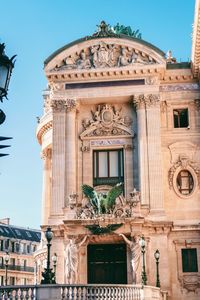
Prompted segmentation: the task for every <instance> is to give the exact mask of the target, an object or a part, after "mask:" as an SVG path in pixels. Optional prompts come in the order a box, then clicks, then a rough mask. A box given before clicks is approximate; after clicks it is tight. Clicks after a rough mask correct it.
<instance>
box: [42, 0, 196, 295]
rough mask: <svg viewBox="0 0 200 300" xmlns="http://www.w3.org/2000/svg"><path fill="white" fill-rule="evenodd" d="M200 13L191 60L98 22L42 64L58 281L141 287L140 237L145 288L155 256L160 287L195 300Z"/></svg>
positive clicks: (46, 208)
mask: <svg viewBox="0 0 200 300" xmlns="http://www.w3.org/2000/svg"><path fill="white" fill-rule="evenodd" d="M199 10H200V7H199V1H197V3H196V10H195V11H196V13H195V23H194V33H193V45H192V47H193V50H192V61H191V63H187V62H182V63H177V62H176V60H175V58H173V57H172V54H171V52H169V53H168V55H167V57H166V55H165V53H163V52H162V51H161V50H160V49H158V48H157V47H156V46H154V45H152V44H150V43H148V42H146V41H144V40H142V39H140V38H137V37H131V36H128V35H124V34H120V33H116V32H114V31H113V30H112V29H111V28H110V27H109V26H108V25H107V24H106V23H105V22H101V24H100V25H99V28H98V31H97V32H96V33H94V34H93V35H92V36H87V37H85V38H81V39H79V40H77V41H75V42H72V43H70V44H68V45H66V46H64V47H62V48H61V49H58V50H57V51H56V52H54V53H53V54H52V55H51V56H50V57H49V58H47V60H46V61H45V74H46V77H47V80H48V88H47V90H45V91H44V114H43V116H42V117H41V118H40V122H39V124H38V128H37V138H38V141H39V143H40V145H41V148H42V158H43V160H44V171H43V200H42V201H43V202H42V203H43V209H42V214H43V219H42V228H43V230H45V229H46V228H47V226H51V228H52V230H53V232H54V238H53V241H52V252H56V253H57V255H58V265H57V282H58V283H84V284H86V283H119V284H120V283H124V284H128V283H140V282H141V271H142V263H141V259H140V248H139V245H138V240H139V239H140V238H141V236H143V237H144V239H145V241H146V246H145V250H146V256H145V257H146V258H145V264H146V272H147V284H148V285H155V282H156V265H155V259H154V253H155V251H156V249H159V251H160V282H161V287H162V289H164V290H167V291H168V294H169V295H170V299H174V300H175V299H176V300H177V299H182V300H184V299H188V297H190V299H196V300H197V299H199V295H200V235H199V233H200V223H199V217H200V88H199V66H200V61H199V51H200V40H199V37H200V32H199V30H200V26H199V25H200V24H199V20H200V17H199ZM121 183H122V184H123V188H122V193H121V195H120V196H119V194H118V193H117V192H116V191H117V189H116V185H117V186H118V187H119V186H121ZM82 185H88V186H89V187H88V186H87V187H86V186H85V187H86V189H85V190H84V188H81V186H82ZM114 186H115V188H114V189H113V187H114ZM111 189H112V193H110V194H108V193H109V191H110V190H111ZM111 194H112V195H111ZM113 195H114V196H113ZM109 197H110V198H109ZM111 198H112V199H111ZM103 199H104V200H105V199H107V200H106V201H110V200H108V199H111V200H112V204H111V205H110V206H109V205H108V202H105V201H104V200H103ZM105 203H107V204H105ZM98 205H99V206H98ZM44 253H45V250H44ZM136 254H137V255H136ZM41 255H42V251H40V256H41ZM36 260H37V255H36ZM188 295H189V296H188Z"/></svg>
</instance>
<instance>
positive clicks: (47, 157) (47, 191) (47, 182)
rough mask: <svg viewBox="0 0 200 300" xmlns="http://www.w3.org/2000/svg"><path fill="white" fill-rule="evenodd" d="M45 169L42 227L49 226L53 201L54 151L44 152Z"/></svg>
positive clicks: (48, 149)
mask: <svg viewBox="0 0 200 300" xmlns="http://www.w3.org/2000/svg"><path fill="white" fill-rule="evenodd" d="M41 156H42V159H43V161H44V167H43V186H42V189H43V190H42V225H46V224H48V218H49V215H50V200H51V158H52V150H51V149H50V148H47V149H45V150H43V151H42V154H41Z"/></svg>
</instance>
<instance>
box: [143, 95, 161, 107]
mask: <svg viewBox="0 0 200 300" xmlns="http://www.w3.org/2000/svg"><path fill="white" fill-rule="evenodd" d="M159 103H160V95H158V94H150V95H147V96H146V97H145V104H146V108H150V107H152V106H157V105H159Z"/></svg>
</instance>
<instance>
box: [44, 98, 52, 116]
mask: <svg viewBox="0 0 200 300" xmlns="http://www.w3.org/2000/svg"><path fill="white" fill-rule="evenodd" d="M50 109H51V99H50V97H45V100H44V112H45V113H47V112H48V111H49V110H50Z"/></svg>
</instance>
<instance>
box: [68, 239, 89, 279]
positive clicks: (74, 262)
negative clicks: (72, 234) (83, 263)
mask: <svg viewBox="0 0 200 300" xmlns="http://www.w3.org/2000/svg"><path fill="white" fill-rule="evenodd" d="M87 238H88V236H87V235H86V236H85V237H84V238H83V239H82V240H81V241H80V242H79V243H77V241H76V239H75V238H72V239H69V242H68V244H67V246H66V247H65V274H66V283H67V284H75V283H77V280H78V263H79V248H80V247H81V246H82V245H83V244H84V243H85V241H86V240H87Z"/></svg>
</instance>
